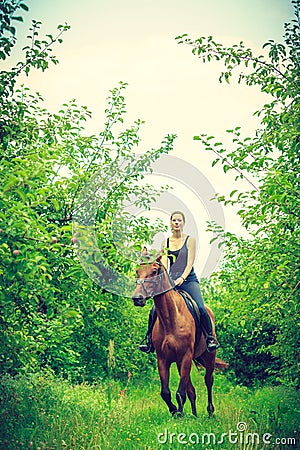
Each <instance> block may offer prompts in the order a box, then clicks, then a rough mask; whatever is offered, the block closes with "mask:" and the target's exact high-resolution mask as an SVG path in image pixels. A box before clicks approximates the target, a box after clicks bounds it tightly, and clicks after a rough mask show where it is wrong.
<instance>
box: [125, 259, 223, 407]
mask: <svg viewBox="0 0 300 450" xmlns="http://www.w3.org/2000/svg"><path fill="white" fill-rule="evenodd" d="M160 260H161V258H160V257H158V258H157V260H156V261H154V262H148V263H146V264H144V263H142V264H141V265H140V267H139V269H138V270H137V286H136V289H135V291H134V293H133V295H132V299H133V302H134V304H135V306H144V305H145V303H146V300H147V299H149V298H150V297H153V299H154V304H155V309H156V312H157V320H156V322H155V325H154V328H153V332H152V342H153V345H154V348H155V351H156V355H157V362H158V371H159V376H160V381H161V397H162V398H163V400H164V401H165V402H166V404H167V405H168V408H169V411H170V413H171V414H172V415H174V414H176V413H178V414H179V415H182V413H183V406H184V404H185V401H186V395H187V396H188V398H189V400H190V402H191V406H192V413H193V414H194V415H195V416H196V415H197V413H196V392H195V388H194V386H193V384H192V381H191V377H190V372H191V367H192V362H193V360H195V359H196V358H197V359H198V361H200V363H201V365H202V366H203V367H204V368H205V369H206V372H205V384H206V387H207V394H208V406H207V411H208V413H209V415H211V414H213V412H214V406H213V403H212V385H213V371H214V369H215V366H216V352H215V351H214V352H211V353H208V351H207V350H206V345H205V339H204V336H203V334H202V335H201V338H200V341H199V343H198V344H197V346H196V348H195V338H196V326H195V321H194V319H193V317H192V314H191V313H190V311H189V309H188V307H187V305H186V303H185V300H184V299H183V297H182V295H181V294H180V293H179V292H178V291H176V290H174V286H173V284H172V282H171V280H170V277H169V275H168V272H167V271H166V269H165V267H164V266H163V265H162V263H161V261H160ZM206 309H207V312H208V314H209V315H210V318H211V320H212V323H213V332H214V333H215V331H214V316H213V313H212V311H211V310H210V309H209V308H208V307H207V306H206ZM173 362H175V363H176V364H177V368H178V372H179V375H180V382H179V386H178V389H177V392H176V400H177V404H178V407H176V406H175V405H174V403H173V402H172V399H171V392H170V389H169V378H170V366H171V364H172V363H173ZM217 363H218V364H219V363H220V366H221V365H222V363H223V362H221V361H220V360H217ZM224 365H225V366H226V363H224ZM225 366H223V367H225Z"/></svg>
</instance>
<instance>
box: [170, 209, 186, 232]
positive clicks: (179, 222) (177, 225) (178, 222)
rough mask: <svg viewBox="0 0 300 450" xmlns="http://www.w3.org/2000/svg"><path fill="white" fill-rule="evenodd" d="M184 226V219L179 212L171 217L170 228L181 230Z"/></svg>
mask: <svg viewBox="0 0 300 450" xmlns="http://www.w3.org/2000/svg"><path fill="white" fill-rule="evenodd" d="M183 227H184V220H183V217H182V215H181V214H177V213H176V214H174V215H173V216H172V218H171V230H172V231H173V230H174V231H182V230H183Z"/></svg>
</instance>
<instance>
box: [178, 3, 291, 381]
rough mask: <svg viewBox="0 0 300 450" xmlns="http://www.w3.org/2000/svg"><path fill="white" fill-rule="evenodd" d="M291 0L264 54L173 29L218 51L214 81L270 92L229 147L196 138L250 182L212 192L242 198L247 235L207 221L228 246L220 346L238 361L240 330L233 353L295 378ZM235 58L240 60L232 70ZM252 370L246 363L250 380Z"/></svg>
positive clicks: (217, 290) (209, 55) (216, 292)
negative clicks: (243, 187) (249, 130)
mask: <svg viewBox="0 0 300 450" xmlns="http://www.w3.org/2000/svg"><path fill="white" fill-rule="evenodd" d="M292 4H293V5H294V8H295V19H294V20H292V21H291V23H287V24H285V25H284V30H285V32H284V42H283V43H276V42H274V40H269V41H268V42H266V43H265V44H264V45H263V49H265V50H264V54H263V55H258V56H257V55H255V54H254V53H253V51H252V50H251V49H250V48H246V46H245V45H244V43H243V42H240V43H239V44H235V45H233V46H232V47H230V48H227V47H224V46H223V45H222V44H219V43H216V42H215V41H214V40H213V38H212V37H211V36H209V37H208V38H205V37H200V38H198V39H195V40H193V39H191V38H189V37H188V36H187V35H182V36H179V37H178V38H177V39H178V42H179V43H183V44H186V45H189V46H190V47H191V48H192V52H193V54H194V55H196V56H197V57H199V58H200V59H202V61H203V62H209V61H212V60H216V61H222V62H223V64H224V67H225V69H224V71H223V72H222V73H221V76H220V82H223V81H225V82H228V83H229V82H230V80H232V79H233V78H234V75H235V74H237V81H238V82H239V83H242V82H243V83H245V84H246V85H247V86H253V85H255V86H258V87H259V88H260V90H261V91H262V92H264V93H266V94H268V96H269V98H270V100H269V102H268V103H267V104H265V105H264V106H263V108H262V109H261V110H260V111H256V112H255V113H254V114H255V115H257V116H258V117H259V118H260V123H261V126H260V129H258V130H257V131H256V133H255V135H254V136H253V137H252V138H249V137H246V138H243V137H242V130H241V128H240V127H236V128H235V129H232V130H227V131H228V133H230V134H231V135H232V142H233V146H234V150H228V149H226V148H225V147H224V146H223V144H222V143H221V142H218V141H217V140H215V138H214V137H213V136H207V135H206V134H203V133H202V134H200V135H199V136H195V138H194V139H196V140H198V141H199V142H200V143H201V144H202V146H203V147H204V148H205V149H206V150H208V151H213V152H214V153H215V154H216V159H215V161H214V162H213V165H215V164H217V163H218V162H221V164H222V167H223V171H224V172H227V171H235V172H236V174H237V178H239V177H241V178H244V179H246V180H247V181H248V182H249V186H250V190H249V191H248V192H238V190H233V191H232V192H231V194H230V197H229V198H225V196H223V195H218V196H217V200H218V201H220V202H224V203H225V204H238V205H239V206H240V209H239V212H238V214H239V216H240V217H241V219H242V223H243V225H244V227H245V228H246V229H247V230H248V232H249V233H250V236H251V237H250V239H248V240H246V239H242V238H238V237H237V236H234V235H232V234H230V233H225V232H224V231H223V230H220V229H218V227H215V231H216V232H219V234H220V235H222V236H223V240H224V243H223V245H225V247H226V256H225V259H224V262H223V265H222V269H221V270H220V272H219V273H217V274H215V275H214V277H213V279H212V286H213V287H211V288H210V289H211V290H210V295H212V296H213V297H215V298H217V304H218V305H219V308H220V316H221V319H220V323H219V327H220V329H221V330H223V331H222V334H223V336H222V337H223V339H224V347H225V349H226V351H227V356H228V357H230V358H231V360H232V361H233V360H235V363H234V364H235V365H234V364H233V366H234V367H235V369H236V360H237V359H238V358H239V355H235V350H234V349H233V348H232V342H235V344H236V345H238V344H239V347H240V348H242V347H245V345H244V344H245V339H246V340H247V341H248V342H249V346H248V348H247V351H246V352H245V353H243V350H241V354H240V359H243V358H244V357H245V363H246V361H247V362H248V363H250V364H251V360H253V361H255V360H257V353H258V354H259V355H260V361H261V362H262V361H263V360H264V359H265V360H266V364H265V366H264V368H263V369H262V370H261V375H263V374H264V373H265V371H266V370H269V371H270V372H272V371H273V375H274V374H275V377H276V379H277V381H278V380H279V381H280V380H285V381H286V380H288V381H290V382H293V383H295V384H296V385H298V386H299V379H300V378H299V361H298V356H297V355H298V343H299V338H300V330H299V285H300V276H299V275H300V265H299V256H300V255H299V244H298V243H299V238H300V236H299V232H300V230H299V215H300V211H299V192H300V190H299V187H300V186H299V169H300V139H299V131H300V128H299V109H300V108H299V81H300V70H299V48H300V32H299V26H300V23H299V8H300V2H299V0H294V1H292ZM266 51H267V54H266ZM241 67H244V68H245V70H244V71H239V69H240V68H241ZM237 72H238V73H237ZM212 226H213V225H212ZM212 301H213V299H212ZM222 327H223V328H222ZM230 330H231V331H230ZM232 333H233V334H234V336H235V338H234V339H233V337H232ZM237 343H238V344H237ZM249 347H250V348H249ZM251 358H252V359H251ZM254 365H255V363H254ZM253 373H254V372H253V371H251V370H250V371H249V372H248V378H249V379H248V382H249V380H250V379H251V376H252V375H253ZM255 373H257V371H256V372H255ZM243 381H244V380H243Z"/></svg>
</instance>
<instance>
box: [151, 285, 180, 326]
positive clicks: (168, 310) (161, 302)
mask: <svg viewBox="0 0 300 450" xmlns="http://www.w3.org/2000/svg"><path fill="white" fill-rule="evenodd" d="M176 297H178V293H177V292H175V291H173V290H172V291H169V292H165V293H163V294H159V295H157V296H155V297H154V304H155V309H156V312H157V315H158V317H159V321H160V323H161V324H162V325H163V327H164V328H165V329H166V330H167V331H171V330H172V329H173V328H174V324H175V323H176V319H177V317H178V298H176Z"/></svg>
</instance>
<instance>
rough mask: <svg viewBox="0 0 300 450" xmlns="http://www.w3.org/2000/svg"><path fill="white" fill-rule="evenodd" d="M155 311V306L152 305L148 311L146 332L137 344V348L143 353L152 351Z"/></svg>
mask: <svg viewBox="0 0 300 450" xmlns="http://www.w3.org/2000/svg"><path fill="white" fill-rule="evenodd" d="M156 317H157V313H156V310H155V307H154V306H152V308H151V310H150V313H149V319H148V330H147V333H146V336H145V338H144V339H143V340H142V342H141V344H140V345H139V350H141V351H142V352H145V353H153V352H154V347H153V343H152V330H153V327H154V324H155V321H156ZM144 342H145V343H144Z"/></svg>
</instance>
